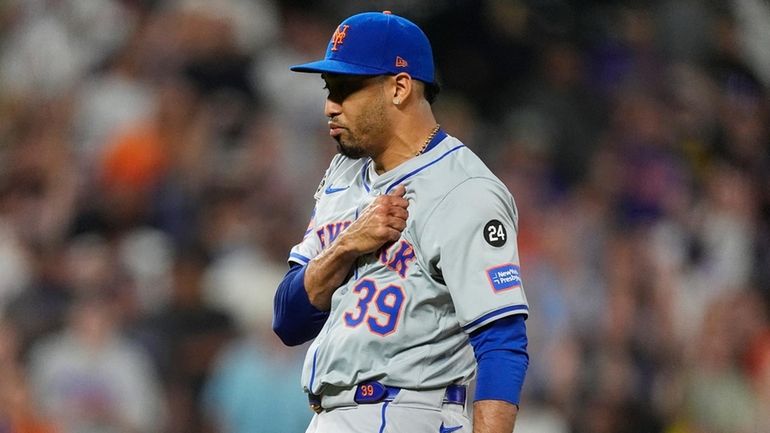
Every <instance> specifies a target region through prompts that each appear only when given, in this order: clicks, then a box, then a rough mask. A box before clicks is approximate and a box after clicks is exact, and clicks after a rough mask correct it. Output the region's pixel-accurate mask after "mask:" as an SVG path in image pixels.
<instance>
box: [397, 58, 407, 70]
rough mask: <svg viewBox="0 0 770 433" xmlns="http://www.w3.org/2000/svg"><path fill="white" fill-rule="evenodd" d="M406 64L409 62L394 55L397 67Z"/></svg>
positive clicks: (405, 65) (403, 66)
mask: <svg viewBox="0 0 770 433" xmlns="http://www.w3.org/2000/svg"><path fill="white" fill-rule="evenodd" d="M407 66H409V63H407V62H406V60H404V58H403V57H401V56H396V67H397V68H406V67H407Z"/></svg>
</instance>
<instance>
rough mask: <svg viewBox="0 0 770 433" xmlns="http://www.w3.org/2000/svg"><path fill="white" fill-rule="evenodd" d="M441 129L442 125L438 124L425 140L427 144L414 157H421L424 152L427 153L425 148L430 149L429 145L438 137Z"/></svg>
mask: <svg viewBox="0 0 770 433" xmlns="http://www.w3.org/2000/svg"><path fill="white" fill-rule="evenodd" d="M439 128H441V125H439V124H438V123H437V124H436V126H435V127H434V128H433V131H431V132H430V135H429V136H428V138H426V139H425V143H423V145H422V147H421V148H420V150H418V151H417V153H415V154H414V156H420V155H422V153H423V152H425V148H427V147H428V144H430V142H431V140H433V137H435V136H436V134H437V133H438V129H439Z"/></svg>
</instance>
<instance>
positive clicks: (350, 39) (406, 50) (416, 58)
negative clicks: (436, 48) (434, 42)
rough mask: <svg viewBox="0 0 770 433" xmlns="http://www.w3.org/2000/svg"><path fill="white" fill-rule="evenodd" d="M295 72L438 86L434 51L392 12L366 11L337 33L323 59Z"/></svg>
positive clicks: (422, 35)
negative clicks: (400, 78) (406, 79)
mask: <svg viewBox="0 0 770 433" xmlns="http://www.w3.org/2000/svg"><path fill="white" fill-rule="evenodd" d="M290 69H291V70H292V71H295V72H315V73H331V74H346V75H395V74H398V73H400V72H406V73H408V74H409V75H411V76H412V77H413V78H415V79H417V80H420V81H423V82H425V83H428V84H435V81H436V79H435V73H434V68H433V50H432V49H431V47H430V42H429V41H428V37H427V36H425V33H423V31H422V30H420V28H419V27H417V25H416V24H415V23H413V22H411V21H409V20H408V19H406V18H403V17H400V16H398V15H393V14H392V13H390V11H385V12H365V13H361V14H357V15H353V16H352V17H350V18H348V19H346V20H345V21H343V22H342V23H341V24H340V25H339V26H338V27H337V29H336V30H335V31H334V34H333V35H332V38H331V40H329V46H328V47H327V48H326V55H325V56H324V59H323V60H319V61H316V62H310V63H303V64H301V65H296V66H292V67H291V68H290Z"/></svg>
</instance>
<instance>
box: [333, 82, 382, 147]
mask: <svg viewBox="0 0 770 433" xmlns="http://www.w3.org/2000/svg"><path fill="white" fill-rule="evenodd" d="M358 119H359V120H358V123H357V124H356V125H355V126H353V125H350V126H351V127H350V128H349V129H346V130H345V131H344V132H343V134H340V135H338V136H336V137H335V139H336V140H337V150H338V151H339V152H340V153H341V154H343V155H345V156H347V157H348V158H352V159H359V158H363V157H366V156H372V154H373V152H372V151H373V149H372V145H373V144H375V143H377V142H378V141H379V139H380V137H382V136H384V131H385V130H386V129H387V119H386V118H385V98H383V97H380V98H377V99H376V100H375V101H373V102H372V103H371V104H367V105H366V106H365V108H364V110H363V111H362V112H361V114H360V115H359V116H358ZM343 135H344V137H343Z"/></svg>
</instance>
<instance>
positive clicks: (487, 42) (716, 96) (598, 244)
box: [0, 0, 770, 433]
mask: <svg viewBox="0 0 770 433" xmlns="http://www.w3.org/2000/svg"><path fill="white" fill-rule="evenodd" d="M383 9H391V10H393V11H394V12H395V13H398V14H402V15H405V16H407V17H410V18H411V19H413V20H414V21H416V22H417V23H419V24H420V25H421V26H423V28H424V29H425V30H426V32H427V33H428V35H429V37H430V38H431V40H432V41H433V45H434V51H435V58H436V60H437V64H438V71H439V76H440V79H441V81H442V82H443V91H442V94H441V95H440V96H439V99H438V102H437V103H436V105H435V110H436V112H437V116H438V119H439V121H440V122H441V123H442V125H443V126H444V127H445V129H446V130H447V131H448V132H449V133H450V134H453V135H456V136H457V137H459V138H460V139H462V140H464V141H465V142H466V143H467V144H468V145H469V146H470V147H471V148H473V149H474V150H475V151H476V152H477V153H479V154H480V155H481V156H482V158H483V159H484V160H485V161H486V162H487V163H488V164H489V165H490V166H492V168H493V169H494V170H495V171H496V173H497V174H498V175H499V177H500V178H501V179H502V180H503V181H504V182H505V183H506V184H507V185H508V187H509V188H510V190H511V192H512V193H513V194H514V196H515V198H516V200H517V204H518V207H519V210H520V236H519V246H520V249H521V257H522V269H523V279H524V282H525V286H526V289H527V293H528V296H529V298H530V304H531V307H532V317H531V318H530V319H529V321H528V328H529V332H530V352H531V366H530V371H529V375H528V377H527V382H526V385H525V393H524V401H523V403H522V411H521V414H520V419H519V424H518V426H517V429H516V431H517V432H520V433H527V432H538V433H567V432H570V433H623V432H628V433H647V432H649V433H653V432H665V433H759V432H768V431H770V415H769V414H770V322H768V297H769V295H770V119H768V102H770V100H769V99H768V85H769V84H770V5H768V3H767V2H765V1H762V0H728V1H716V0H714V1H707V0H703V1H698V0H677V1H674V0H658V1H653V0H645V1H627V2H622V1H600V0H593V1H577V0H572V1H570V0H527V1H523V0H521V1H517V0H483V1H461V0H435V1H428V0H423V1H420V0H413V1H402V2H394V1H391V2H386V1H370V2H359V1H353V0H337V1H328V0H323V1H301V0H293V1H278V0H208V1H206V0H179V1H173V0H5V1H2V2H0V308H1V309H2V310H1V311H2V316H0V431H2V432H17V433H30V432H36V433H46V432H55V431H58V432H72V433H92V432H93V433H101V432H105V433H106V432H110V433H111V432H170V433H176V432H179V433H182V432H184V433H204V432H205V433H208V432H238V433H247V432H248V433H258V432H266V433H302V432H303V431H304V427H305V426H306V423H307V421H308V419H309V418H310V415H311V413H310V411H309V410H308V409H307V407H306V401H305V399H304V396H303V395H302V393H301V391H300V389H299V385H298V383H299V368H300V367H299V364H300V362H301V357H302V355H303V349H302V348H292V349H289V348H284V347H282V346H281V345H280V344H279V343H278V341H277V339H276V338H275V337H274V336H273V335H272V333H271V331H270V321H271V296H272V293H273V289H274V286H275V284H276V282H277V281H278V280H279V279H280V277H281V276H282V274H283V272H284V271H285V269H286V266H285V257H286V254H287V252H288V249H289V248H290V246H291V245H292V244H293V243H295V242H297V241H298V240H299V238H300V237H301V236H302V233H303V232H304V230H305V225H306V224H307V219H308V217H309V214H310V211H311V207H312V194H313V191H314V189H315V186H316V185H317V183H318V181H319V179H320V177H321V175H322V173H323V170H324V169H325V167H326V164H327V163H328V160H329V158H330V157H331V155H332V154H333V152H334V145H333V142H332V141H331V140H330V139H329V138H328V134H327V132H326V125H325V122H324V119H323V116H322V105H323V98H324V91H323V90H322V82H321V80H320V79H315V78H313V77H310V76H299V75H296V74H291V73H289V72H288V70H287V67H288V66H289V65H290V64H295V63H300V62H303V61H306V60H309V59H314V58H317V57H318V56H319V55H320V53H321V52H323V50H324V47H325V45H326V42H327V41H328V38H329V35H330V32H331V30H332V29H333V28H334V26H335V25H336V23H337V22H339V21H340V20H341V19H342V18H344V17H346V16H347V15H349V14H351V13H354V12H358V11H363V10H383Z"/></svg>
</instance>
